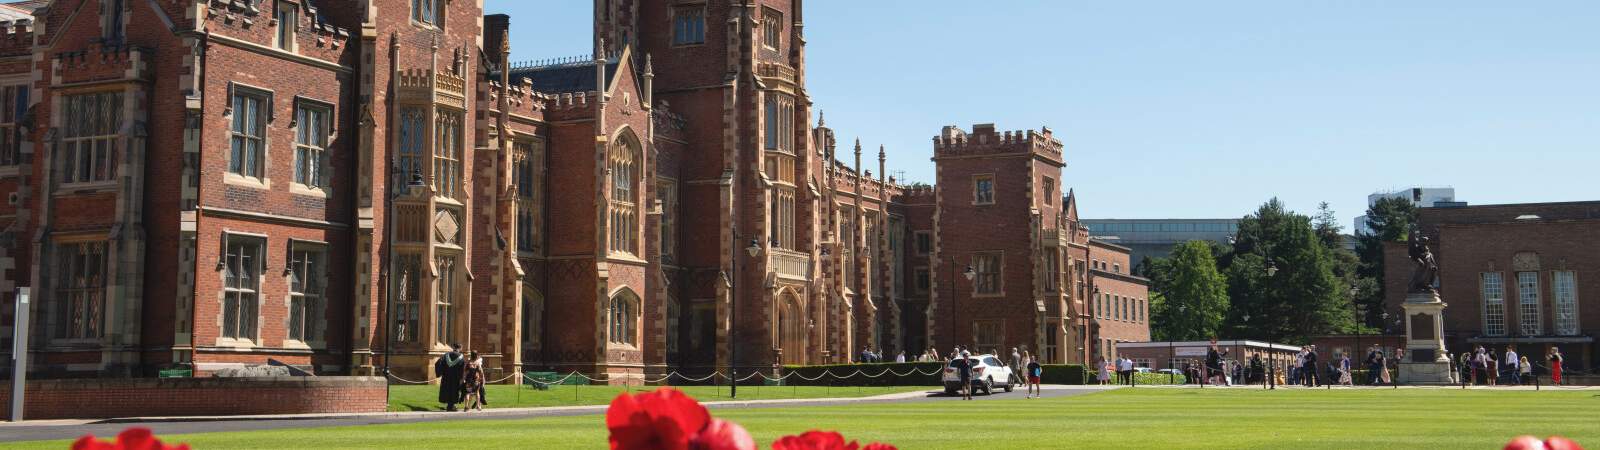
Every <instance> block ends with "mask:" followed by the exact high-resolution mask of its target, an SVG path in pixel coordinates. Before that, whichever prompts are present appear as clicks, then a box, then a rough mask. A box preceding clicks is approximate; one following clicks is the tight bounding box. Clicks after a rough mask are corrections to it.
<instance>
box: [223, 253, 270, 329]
mask: <svg viewBox="0 0 1600 450" xmlns="http://www.w3.org/2000/svg"><path fill="white" fill-rule="evenodd" d="M221 237H222V240H221V241H220V242H221V244H222V245H219V246H217V258H218V259H217V269H216V271H217V280H218V281H220V282H221V285H222V288H221V289H217V319H216V320H217V322H216V324H217V329H218V332H217V335H216V339H215V344H214V345H215V346H217V347H230V348H256V347H261V346H263V345H264V343H263V342H262V340H261V323H262V322H263V321H262V308H261V306H262V304H263V303H264V302H263V300H262V298H261V295H262V293H261V291H262V286H263V285H264V284H265V283H266V278H267V277H266V276H264V275H265V274H266V272H267V269H269V268H270V267H271V264H270V262H271V258H268V256H267V255H268V253H267V247H268V244H269V241H268V237H267V235H265V234H259V233H248V232H240V231H233V230H228V229H224V230H222V236H221ZM236 237H237V238H240V239H250V240H255V241H256V246H257V247H256V249H257V251H256V258H257V259H258V260H259V261H257V263H256V265H257V266H259V269H258V270H260V273H257V274H256V285H255V292H256V317H255V320H256V326H255V328H254V331H255V336H254V337H252V338H230V337H224V336H223V333H224V332H225V331H224V330H222V326H223V324H224V323H226V321H225V319H224V315H226V314H227V303H228V300H227V296H228V290H227V284H228V279H227V272H226V271H225V270H224V267H225V266H226V265H227V263H228V243H229V242H230V241H232V240H233V239H234V238H236Z"/></svg>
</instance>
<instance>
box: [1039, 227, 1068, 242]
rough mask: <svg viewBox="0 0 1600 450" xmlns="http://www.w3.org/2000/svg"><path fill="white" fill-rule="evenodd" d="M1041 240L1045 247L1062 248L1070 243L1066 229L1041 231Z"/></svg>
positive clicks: (1045, 229)
mask: <svg viewBox="0 0 1600 450" xmlns="http://www.w3.org/2000/svg"><path fill="white" fill-rule="evenodd" d="M1039 239H1040V240H1042V241H1044V246H1045V247H1062V246H1065V245H1066V244H1067V242H1069V241H1070V239H1068V237H1067V229H1066V228H1044V229H1041V230H1039Z"/></svg>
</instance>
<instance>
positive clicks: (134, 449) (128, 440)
mask: <svg viewBox="0 0 1600 450" xmlns="http://www.w3.org/2000/svg"><path fill="white" fill-rule="evenodd" d="M72 450H189V444H178V445H166V444H162V443H161V440H159V439H156V436H155V434H153V433H151V432H150V429H149V428H138V427H134V428H129V429H126V430H122V432H121V433H118V434H117V442H115V443H112V442H104V441H100V440H98V439H95V438H94V435H92V434H86V435H83V437H81V438H78V440H77V441H75V442H73V443H72Z"/></svg>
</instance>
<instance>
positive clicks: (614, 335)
mask: <svg viewBox="0 0 1600 450" xmlns="http://www.w3.org/2000/svg"><path fill="white" fill-rule="evenodd" d="M610 306H611V308H610V314H609V315H610V320H608V322H610V324H609V325H610V327H609V328H610V332H608V333H607V334H608V335H609V336H608V340H610V341H611V343H613V344H626V345H638V338H637V337H636V336H638V335H639V296H638V295H635V294H634V293H633V290H630V289H623V290H621V291H617V293H616V294H612V295H611V305H610Z"/></svg>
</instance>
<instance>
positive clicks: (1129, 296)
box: [1088, 238, 1150, 361]
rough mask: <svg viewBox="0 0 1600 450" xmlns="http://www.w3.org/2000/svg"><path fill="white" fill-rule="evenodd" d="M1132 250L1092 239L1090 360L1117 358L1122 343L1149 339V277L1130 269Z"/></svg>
mask: <svg viewBox="0 0 1600 450" xmlns="http://www.w3.org/2000/svg"><path fill="white" fill-rule="evenodd" d="M1130 253H1132V250H1130V249H1129V248H1127V247H1123V246H1120V245H1116V244H1111V243H1108V242H1105V241H1100V240H1097V239H1093V238H1090V239H1089V258H1088V263H1089V290H1090V292H1089V311H1090V312H1089V315H1090V317H1091V319H1090V320H1091V322H1090V326H1089V328H1088V333H1089V340H1088V342H1089V344H1090V347H1089V349H1090V352H1089V353H1090V354H1089V361H1098V360H1100V358H1106V359H1112V358H1115V357H1116V352H1117V350H1116V349H1117V344H1119V343H1124V342H1148V341H1149V340H1150V298H1149V295H1150V294H1149V290H1150V281H1149V280H1146V279H1144V278H1142V277H1138V276H1135V275H1132V274H1130V273H1129V272H1130V271H1131V269H1132V266H1131V265H1129V259H1130V258H1129V256H1128V255H1129V254H1130Z"/></svg>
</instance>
